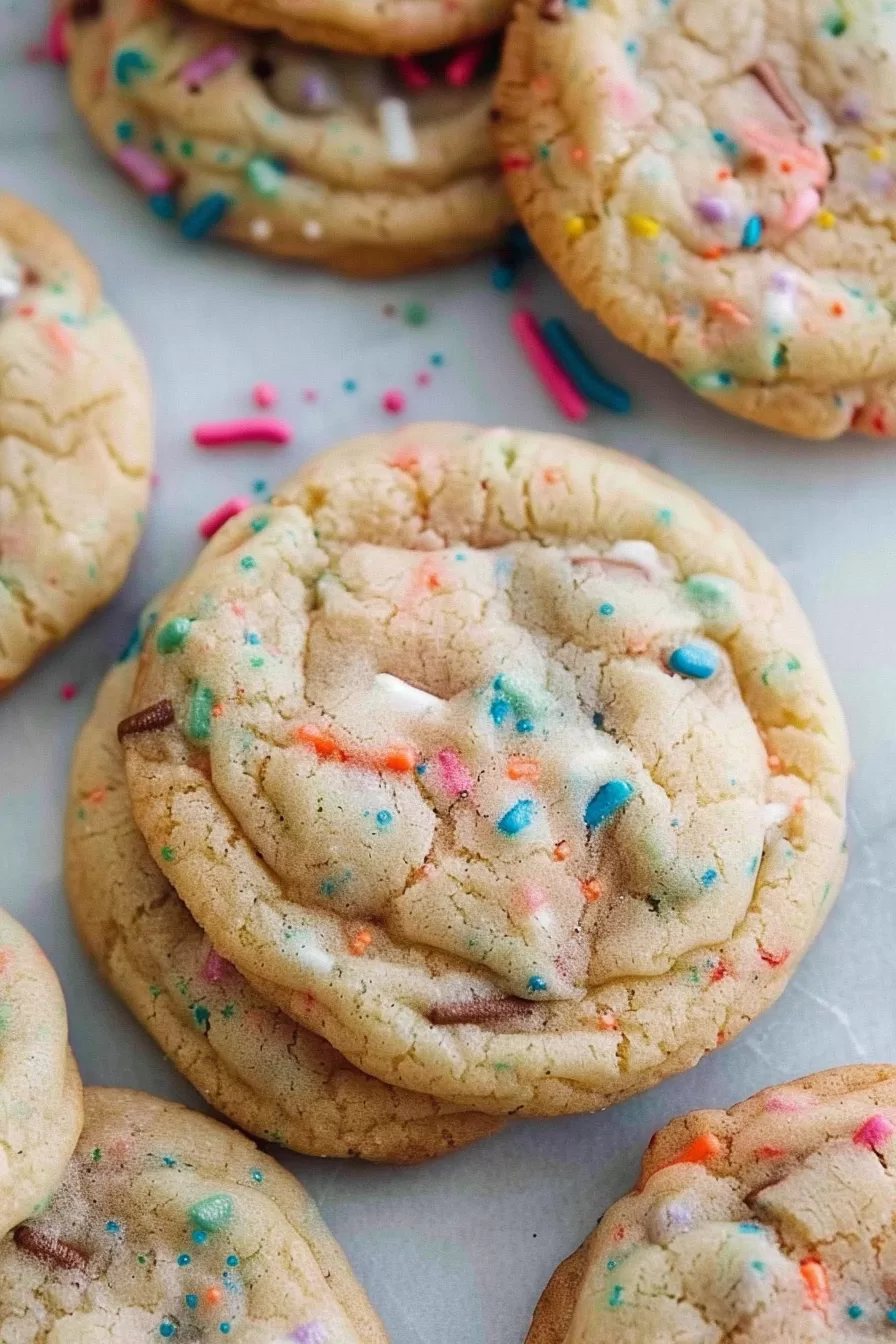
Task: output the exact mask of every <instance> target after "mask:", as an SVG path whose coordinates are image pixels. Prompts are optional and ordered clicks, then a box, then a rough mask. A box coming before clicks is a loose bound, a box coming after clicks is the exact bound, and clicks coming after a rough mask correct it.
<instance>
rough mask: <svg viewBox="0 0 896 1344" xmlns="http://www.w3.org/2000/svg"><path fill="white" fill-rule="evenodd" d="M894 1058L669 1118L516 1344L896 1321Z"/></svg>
mask: <svg viewBox="0 0 896 1344" xmlns="http://www.w3.org/2000/svg"><path fill="white" fill-rule="evenodd" d="M894 1136H896V1068H893V1067H892V1066H890V1065H851V1066H849V1067H846V1068H841V1069H830V1070H829V1071H828V1072H826V1073H818V1074H814V1075H812V1076H811V1077H808V1078H803V1079H800V1080H799V1081H798V1082H794V1083H788V1084H784V1085H782V1086H780V1087H772V1088H767V1089H766V1090H765V1091H763V1092H759V1093H757V1095H756V1096H755V1097H751V1098H750V1099H749V1100H748V1101H744V1102H741V1103H740V1105H738V1106H734V1107H732V1109H731V1110H730V1111H693V1112H691V1114H690V1115H686V1116H681V1117H679V1118H678V1119H676V1120H673V1121H671V1122H670V1123H669V1124H668V1125H666V1126H665V1127H664V1128H663V1129H661V1130H660V1131H659V1133H658V1134H656V1135H655V1136H654V1138H653V1139H652V1141H651V1144H650V1147H649V1148H648V1149H647V1152H646V1153H645V1154H644V1159H643V1162H642V1165H641V1179H640V1182H639V1184H638V1187H637V1189H636V1190H635V1191H634V1192H633V1193H631V1194H629V1195H626V1196H625V1197H624V1198H623V1199H621V1200H619V1201H618V1202H617V1203H616V1204H614V1205H613V1206H612V1207H611V1208H610V1209H608V1210H607V1212H606V1213H605V1214H604V1216H603V1218H602V1219H601V1221H600V1224H599V1226H598V1227H597V1229H596V1231H595V1232H594V1233H593V1234H592V1236H591V1237H590V1238H589V1239H588V1240H587V1241H586V1242H585V1244H584V1245H583V1246H582V1247H581V1248H580V1249H579V1250H578V1251H576V1253H575V1254H574V1255H573V1256H571V1257H570V1259H569V1260H566V1261H564V1263H563V1264H562V1265H561V1266H560V1267H559V1269H558V1270H557V1272H556V1274H555V1275H554V1277H553V1278H552V1280H551V1282H550V1283H549V1284H548V1287H547V1288H546V1290H545V1292H544V1295H543V1297H542V1299H541V1302H540V1303H539V1306H538V1309H537V1311H536V1313H535V1318H534V1320H533V1322H532V1327H531V1329H530V1332H529V1335H528V1337H527V1344H659V1341H666V1340H675V1341H676V1344H722V1341H729V1340H730V1341H734V1340H737V1341H738V1344H768V1342H769V1341H775V1342H777V1341H781V1344H784V1341H786V1344H839V1341H845V1340H851V1339H857V1340H858V1339H862V1340H879V1341H884V1340H889V1339H891V1338H892V1336H893V1331H894V1328H896V1188H894V1182H893V1176H892V1171H893V1163H894V1160H896V1141H894Z"/></svg>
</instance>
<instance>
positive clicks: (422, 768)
mask: <svg viewBox="0 0 896 1344" xmlns="http://www.w3.org/2000/svg"><path fill="white" fill-rule="evenodd" d="M414 774H415V775H425V774H426V762H425V761H421V762H420V764H419V765H415V766H414Z"/></svg>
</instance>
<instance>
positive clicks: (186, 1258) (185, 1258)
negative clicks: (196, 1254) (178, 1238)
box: [177, 1252, 192, 1265]
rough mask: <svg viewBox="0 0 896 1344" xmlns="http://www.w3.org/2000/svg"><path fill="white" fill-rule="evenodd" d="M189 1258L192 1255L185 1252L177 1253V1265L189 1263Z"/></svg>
mask: <svg viewBox="0 0 896 1344" xmlns="http://www.w3.org/2000/svg"><path fill="white" fill-rule="evenodd" d="M191 1259H192V1256H189V1255H187V1254H186V1252H184V1254H182V1255H179V1256H178V1257H177V1263H178V1264H179V1265H188V1264H189V1263H190V1261H191Z"/></svg>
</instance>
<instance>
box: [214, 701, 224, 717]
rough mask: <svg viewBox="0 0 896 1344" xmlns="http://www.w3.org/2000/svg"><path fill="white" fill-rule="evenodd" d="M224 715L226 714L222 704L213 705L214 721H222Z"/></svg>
mask: <svg viewBox="0 0 896 1344" xmlns="http://www.w3.org/2000/svg"><path fill="white" fill-rule="evenodd" d="M223 713H224V706H223V705H222V704H220V703H218V704H217V705H212V718H213V719H220V717H221V715H222V714H223Z"/></svg>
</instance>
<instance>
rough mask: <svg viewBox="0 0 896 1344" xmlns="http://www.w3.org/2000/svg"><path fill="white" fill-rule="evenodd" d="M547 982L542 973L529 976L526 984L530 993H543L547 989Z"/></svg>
mask: <svg viewBox="0 0 896 1344" xmlns="http://www.w3.org/2000/svg"><path fill="white" fill-rule="evenodd" d="M547 987H548V982H547V980H545V978H544V976H543V975H532V976H530V977H529V983H528V984H527V985H526V988H527V989H528V991H529V993H530V994H544V993H545V992H546V990H547Z"/></svg>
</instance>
